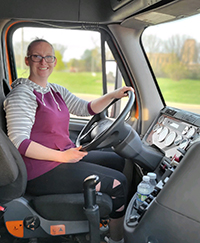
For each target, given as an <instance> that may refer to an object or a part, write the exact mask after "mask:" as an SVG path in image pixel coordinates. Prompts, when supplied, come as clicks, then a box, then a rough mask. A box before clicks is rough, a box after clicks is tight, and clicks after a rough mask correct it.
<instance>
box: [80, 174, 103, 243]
mask: <svg viewBox="0 0 200 243" xmlns="http://www.w3.org/2000/svg"><path fill="white" fill-rule="evenodd" d="M98 182H99V177H98V176H97V175H91V176H88V177H87V178H86V179H85V180H84V182H83V189H84V200H85V206H84V210H85V214H86V216H87V218H88V221H89V227H90V243H99V242H100V230H99V224H100V216H99V206H98V205H97V204H96V190H95V186H96V185H97V183H98Z"/></svg>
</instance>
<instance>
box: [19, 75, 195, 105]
mask: <svg viewBox="0 0 200 243" xmlns="http://www.w3.org/2000/svg"><path fill="white" fill-rule="evenodd" d="M18 77H28V71H26V72H25V71H24V70H18ZM157 81H158V84H159V86H160V88H161V91H162V94H163V96H164V99H165V100H166V101H167V102H177V103H185V104H200V98H199V92H200V80H188V79H183V80H180V81H173V80H171V79H167V78H158V79H157ZM49 82H51V83H58V84H60V85H62V86H64V87H66V88H67V89H68V90H69V91H70V92H72V93H82V94H94V95H101V94H102V76H101V73H96V76H93V75H92V74H91V73H89V72H88V73H86V72H85V73H69V72H64V71H63V72H58V71H54V72H53V73H52V74H51V76H50V77H49Z"/></svg>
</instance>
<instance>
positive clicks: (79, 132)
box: [0, 0, 200, 243]
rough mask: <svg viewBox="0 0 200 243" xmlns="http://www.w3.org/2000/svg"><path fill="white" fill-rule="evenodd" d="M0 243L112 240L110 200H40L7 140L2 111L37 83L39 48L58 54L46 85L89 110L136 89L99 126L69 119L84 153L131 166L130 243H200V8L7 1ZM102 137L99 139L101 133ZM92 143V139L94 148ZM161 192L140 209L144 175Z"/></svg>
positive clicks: (153, 1) (0, 19) (131, 0)
mask: <svg viewBox="0 0 200 243" xmlns="http://www.w3.org/2000/svg"><path fill="white" fill-rule="evenodd" d="M0 6H1V7H0V35H1V44H0V101H1V102H0V242H1V243H23V242H24V243H26V242H29V243H33V242H35V243H36V242H38V243H44V242H54V243H57V242H60V243H61V242H83V243H84V242H91V243H98V242H103V240H104V237H105V236H106V234H108V235H109V229H107V221H108V217H109V214H110V212H111V210H112V201H111V198H110V197H109V196H108V195H106V194H100V193H96V192H95V185H96V184H97V182H98V178H97V177H96V176H95V175H91V176H90V177H88V178H86V180H85V181H83V193H79V194H66V195H63V194H62V195H60V194H56V195H55V194H54V195H43V196H38V197H33V196H31V195H28V194H27V193H26V183H27V172H26V168H25V164H24V161H23V159H22V157H21V155H20V153H19V152H18V150H17V149H16V148H15V146H14V145H13V144H12V142H11V141H10V139H9V138H8V136H7V127H6V118H5V112H4V109H3V101H4V99H5V97H6V96H7V95H8V94H9V92H10V91H11V89H12V88H11V84H12V82H13V81H14V80H16V79H17V78H19V77H25V78H27V77H28V73H27V69H26V68H25V66H24V57H25V55H26V53H25V50H26V48H27V45H28V43H29V42H30V41H32V40H33V39H35V38H37V37H38V38H44V39H47V40H48V41H49V42H50V43H52V44H53V45H54V48H55V51H56V52H55V55H56V57H57V60H58V63H59V65H57V67H56V68H57V69H56V70H55V72H54V73H53V74H52V76H51V80H49V82H52V83H54V82H55V83H58V84H60V85H62V86H65V87H66V88H67V89H69V90H70V91H71V92H73V93H75V94H76V95H77V96H79V97H80V98H84V99H86V100H88V101H90V100H92V99H94V98H96V97H99V96H101V95H103V94H106V93H107V92H109V91H112V90H114V89H117V88H119V87H121V86H123V85H127V86H131V87H133V89H134V92H128V97H127V98H123V99H120V100H115V101H114V102H113V103H112V104H111V105H110V106H109V107H107V109H106V110H105V111H103V112H102V113H100V114H97V115H95V116H93V117H90V118H87V117H81V118H80V117H76V116H71V117H70V124H69V130H70V138H71V140H72V141H73V142H74V143H75V144H76V146H79V145H82V146H83V148H84V149H85V150H87V151H89V150H102V152H103V151H111V152H112V153H117V154H118V155H120V156H121V157H123V158H124V159H125V168H124V171H123V173H124V175H125V176H126V177H127V181H128V184H129V192H128V198H127V200H128V203H127V206H126V214H125V217H124V223H123V231H124V241H125V243H133V242H136V243H169V242H170V243H181V242H184V243H191V242H192V243H199V242H200V234H199V226H200V203H199V201H200V196H199V195H200V186H199V185H200V177H199V172H200V153H199V151H200V150H199V149H200V101H199V90H200V40H198V39H200V38H199V36H200V35H199V33H198V23H199V18H200V1H199V0H190V1H189V2H188V1H186V0H120V1H119V0H93V1H90V0H59V1H53V0H48V1H47V0H35V1H31V0H26V1H25V0H20V1H12V0H6V1H5V0H2V1H1V3H0ZM94 123H95V127H97V129H96V130H95V129H93V127H94ZM85 138H86V139H85ZM148 172H154V173H155V174H156V176H157V178H156V180H157V184H156V186H155V188H154V190H153V192H152V193H151V194H150V195H149V196H148V197H147V199H146V200H145V201H144V202H143V204H141V205H140V207H139V208H137V207H136V206H135V200H136V197H137V186H138V184H139V183H140V181H141V180H142V176H143V175H146V174H147V173H148Z"/></svg>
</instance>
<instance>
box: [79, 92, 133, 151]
mask: <svg viewBox="0 0 200 243" xmlns="http://www.w3.org/2000/svg"><path fill="white" fill-rule="evenodd" d="M128 96H129V99H128V102H127V104H126V106H125V108H124V109H123V111H122V112H121V113H120V114H119V115H118V117H117V118H116V119H111V118H109V117H107V115H106V114H107V110H108V108H109V107H110V106H111V105H112V104H113V103H115V102H116V101H117V100H118V99H115V100H114V101H112V102H111V104H109V105H108V106H107V107H106V108H105V109H104V110H103V111H102V112H101V113H99V114H96V115H94V116H93V117H92V119H91V120H90V121H89V122H88V123H87V124H86V126H85V127H84V128H83V129H82V131H81V132H80V134H79V135H78V138H77V140H76V146H77V147H79V146H80V145H82V149H83V150H87V151H89V150H92V149H95V148H103V147H111V146H113V145H114V144H116V143H118V142H120V141H121V140H122V139H124V138H125V136H126V135H127V133H128V132H129V129H128V128H127V125H126V122H125V118H126V116H127V114H128V113H129V111H130V110H131V108H132V106H133V104H134V101H135V94H134V92H132V91H128Z"/></svg>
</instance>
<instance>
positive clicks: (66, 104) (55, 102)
mask: <svg viewBox="0 0 200 243" xmlns="http://www.w3.org/2000/svg"><path fill="white" fill-rule="evenodd" d="M12 87H13V89H12V91H11V92H10V93H9V94H8V96H7V97H6V99H5V101H4V109H5V112H6V119H7V130H8V136H9V138H10V140H11V141H12V142H13V144H14V145H15V146H16V147H17V148H18V150H19V152H20V153H21V155H22V157H23V159H24V161H25V164H26V167H27V172H28V179H29V180H30V179H33V178H35V177H38V176H39V175H41V174H44V173H45V172H47V171H49V170H51V169H53V168H55V167H56V166H58V165H59V164H60V163H58V162H56V161H55V162H50V161H41V160H35V159H30V158H27V157H26V156H25V152H26V149H27V148H28V146H29V144H30V142H31V141H35V142H38V143H40V144H42V145H44V146H47V147H49V148H52V149H57V150H61V151H62V150H66V149H69V148H71V147H74V146H75V145H74V144H73V143H72V141H71V140H70V138H69V113H71V114H74V115H78V116H89V115H93V114H94V113H93V112H92V110H91V108H90V103H89V102H87V101H85V100H82V99H79V98H78V97H76V96H75V95H73V94H72V93H70V92H69V91H68V90H67V89H66V88H64V87H62V86H60V85H57V84H51V83H47V86H46V87H45V88H43V87H41V86H40V85H37V84H36V83H34V82H32V81H31V80H29V79H23V78H21V79H17V80H16V81H14V82H13V84H12Z"/></svg>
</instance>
